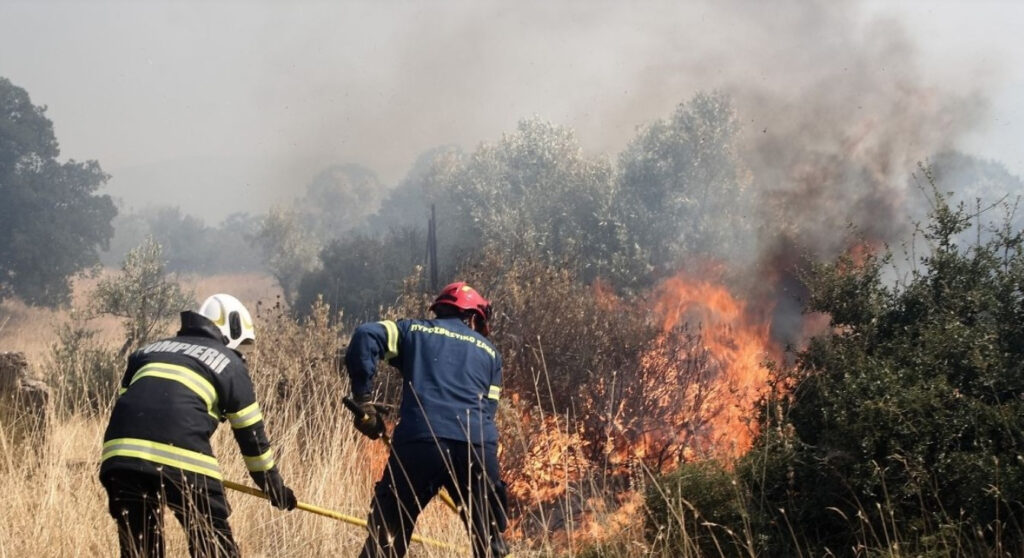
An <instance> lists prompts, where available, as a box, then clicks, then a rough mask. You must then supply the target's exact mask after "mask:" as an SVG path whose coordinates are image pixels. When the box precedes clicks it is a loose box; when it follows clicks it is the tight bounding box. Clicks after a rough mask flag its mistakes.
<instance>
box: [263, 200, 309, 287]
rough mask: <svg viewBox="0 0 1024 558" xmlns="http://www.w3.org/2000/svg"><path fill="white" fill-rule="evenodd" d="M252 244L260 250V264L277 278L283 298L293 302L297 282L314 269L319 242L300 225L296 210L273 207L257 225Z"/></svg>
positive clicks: (300, 220) (299, 217)
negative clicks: (261, 262) (261, 258)
mask: <svg viewBox="0 0 1024 558" xmlns="http://www.w3.org/2000/svg"><path fill="white" fill-rule="evenodd" d="M252 242H253V244H255V246H256V247H257V248H258V249H259V250H260V253H261V254H262V257H263V265H264V266H265V267H266V268H267V269H268V270H269V271H270V273H271V275H273V276H274V278H275V279H277V283H278V284H279V285H280V286H281V291H282V292H283V293H284V298H285V300H286V301H288V303H289V304H291V303H293V302H294V301H295V294H296V290H297V289H298V286H299V281H301V280H302V276H303V275H305V274H306V273H310V272H312V271H314V270H316V269H317V267H318V261H317V252H318V251H319V249H320V245H319V242H318V241H317V239H316V238H315V237H313V235H312V234H311V233H310V232H309V231H308V230H307V229H306V227H304V226H303V223H302V217H301V215H300V214H299V213H298V212H297V211H295V210H287V209H281V208H273V209H271V210H270V212H268V213H267V215H266V216H265V217H264V218H263V220H262V221H261V222H260V224H259V227H258V229H257V231H256V234H255V235H254V236H253V238H252Z"/></svg>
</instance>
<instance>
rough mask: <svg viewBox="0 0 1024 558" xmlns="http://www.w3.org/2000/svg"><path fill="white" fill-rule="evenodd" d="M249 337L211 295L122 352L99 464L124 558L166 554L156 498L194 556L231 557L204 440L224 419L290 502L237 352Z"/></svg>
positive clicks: (282, 501) (232, 301)
mask: <svg viewBox="0 0 1024 558" xmlns="http://www.w3.org/2000/svg"><path fill="white" fill-rule="evenodd" d="M255 339H256V336H255V331H254V329H253V323H252V317H251V316H250V315H249V312H248V310H246V308H245V306H243V305H242V303H241V302H239V301H238V299H236V298H235V297H233V296H231V295H227V294H216V295H213V296H211V297H209V298H207V299H206V301H204V302H203V304H202V305H201V306H200V307H199V310H198V312H193V311H184V312H182V313H181V330H180V331H178V334H177V336H175V337H172V338H169V339H164V340H161V341H156V342H154V343H150V344H149V345H146V346H145V347H142V348H141V349H139V350H137V351H135V352H134V353H133V354H132V355H131V356H129V357H128V366H127V369H126V370H125V373H124V379H123V380H122V381H121V387H120V392H119V395H118V399H117V402H116V403H115V404H114V409H113V412H112V414H111V417H110V423H109V425H108V426H107V431H106V434H105V435H104V437H103V459H102V463H101V465H100V482H101V483H102V484H103V486H104V488H106V491H107V495H108V498H109V510H110V515H111V516H113V518H114V520H115V521H116V522H117V531H118V539H119V541H120V545H121V556H122V557H124V558H127V557H139V556H144V557H162V556H163V555H164V541H163V525H164V522H163V506H164V505H166V506H167V507H168V508H170V509H171V511H172V512H173V513H174V516H175V517H176V518H177V520H178V522H179V523H180V524H181V526H182V528H184V530H185V532H186V534H187V538H188V547H189V553H190V554H191V555H192V556H204V557H206V556H209V557H233V556H238V555H239V552H238V547H237V545H236V544H235V541H234V538H233V537H232V535H231V527H230V525H229V524H228V515H229V514H230V508H229V507H228V502H227V500H226V499H225V497H224V486H223V484H221V473H220V469H219V468H218V466H217V459H216V458H215V457H214V456H213V450H212V449H211V447H210V436H212V435H213V433H214V431H215V430H216V429H217V426H218V425H219V424H220V423H221V422H224V421H225V420H226V421H228V422H229V423H230V424H231V428H232V432H233V433H234V436H235V441H236V442H238V447H239V449H241V451H242V457H243V459H244V460H245V465H246V468H247V469H248V470H249V474H250V476H252V478H253V480H254V481H255V482H256V484H257V485H259V486H260V488H261V489H263V491H264V492H266V493H267V495H268V496H269V498H270V502H271V504H272V505H273V506H274V507H276V508H278V509H282V510H292V509H294V508H295V506H296V504H297V502H296V499H295V495H294V494H293V493H292V490H291V489H290V488H288V487H287V486H286V485H285V484H284V481H283V480H282V478H281V475H280V473H279V472H278V470H277V467H276V466H275V464H274V455H273V451H272V450H271V447H270V443H269V442H268V440H267V435H266V433H265V431H264V427H263V414H262V413H261V412H260V406H259V404H258V403H257V402H256V396H255V393H254V391H253V385H252V380H251V379H250V378H249V370H248V367H247V365H246V361H245V358H244V356H243V352H247V351H248V350H249V349H250V348H251V347H252V345H253V343H254V342H255Z"/></svg>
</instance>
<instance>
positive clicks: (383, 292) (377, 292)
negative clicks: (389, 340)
mask: <svg viewBox="0 0 1024 558" xmlns="http://www.w3.org/2000/svg"><path fill="white" fill-rule="evenodd" d="M425 252H426V237H425V236H424V234H423V233H422V231H419V230H416V229H399V230H394V231H391V232H389V233H387V234H384V235H361V234H357V235H353V236H350V237H346V238H344V239H339V240H335V241H333V242H331V243H330V244H328V245H327V246H326V247H325V248H324V249H323V252H322V253H321V254H320V261H321V262H322V267H321V268H320V269H318V270H317V271H314V272H312V273H309V274H307V275H305V276H304V277H303V279H302V282H301V284H300V285H299V288H298V296H297V299H296V301H295V305H294V307H295V308H296V309H297V310H299V312H300V313H302V314H305V313H306V312H308V310H309V309H310V308H311V307H312V306H313V304H314V302H316V301H317V299H318V298H319V297H321V296H322V297H323V301H324V302H325V303H327V304H329V305H330V306H331V307H332V308H336V309H338V310H341V311H342V312H343V313H344V315H345V317H346V318H348V319H350V320H367V319H375V318H376V317H377V316H379V313H380V309H381V307H382V306H385V305H388V304H393V303H394V301H395V299H397V298H398V296H399V295H400V294H401V293H402V291H403V285H404V283H403V281H404V280H405V278H406V277H408V276H410V275H412V274H413V273H414V272H415V271H416V266H417V265H418V264H422V263H423V260H424V255H425Z"/></svg>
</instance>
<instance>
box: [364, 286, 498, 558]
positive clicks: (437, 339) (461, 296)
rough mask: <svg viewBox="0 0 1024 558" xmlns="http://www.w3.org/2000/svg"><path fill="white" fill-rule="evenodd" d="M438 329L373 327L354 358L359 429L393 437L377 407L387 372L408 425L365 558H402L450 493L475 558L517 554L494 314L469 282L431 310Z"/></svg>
mask: <svg viewBox="0 0 1024 558" xmlns="http://www.w3.org/2000/svg"><path fill="white" fill-rule="evenodd" d="M430 310H431V311H432V312H433V313H434V314H435V316H436V318H435V319H432V320H400V321H397V322H395V321H390V320H385V321H381V322H372V323H365V324H362V325H360V326H359V327H358V328H356V330H355V332H354V333H353V334H352V339H351V341H350V342H349V345H348V348H347V349H346V351H345V359H344V362H345V366H346V368H347V371H348V376H349V380H350V382H351V386H352V395H351V396H352V398H353V399H354V400H355V401H356V402H357V403H358V404H359V406H360V408H361V409H362V411H363V417H357V418H356V424H355V425H356V429H358V430H359V431H360V432H361V433H363V434H364V435H366V436H368V437H370V438H372V439H376V438H379V437H380V436H382V435H384V434H385V429H384V421H383V417H382V416H381V414H380V409H379V408H378V406H377V405H376V404H374V403H373V402H372V401H371V392H372V389H373V378H374V375H375V373H376V370H377V363H378V361H380V360H386V361H387V362H389V363H390V364H391V365H393V366H394V367H395V368H397V369H398V371H399V372H400V373H401V375H402V379H403V381H402V402H401V405H400V407H399V422H398V425H397V426H396V427H395V429H394V432H393V435H392V438H391V454H390V456H389V458H388V462H387V465H386V466H385V469H384V474H383V475H382V477H381V479H380V481H379V482H377V484H376V486H375V487H374V494H373V501H372V502H371V505H370V515H369V520H368V523H369V526H368V528H369V531H370V533H369V536H368V537H367V539H366V542H365V544H364V545H363V550H362V552H361V554H360V557H361V558H385V557H386V558H400V557H402V556H404V555H405V552H406V548H407V546H408V544H409V539H410V537H411V536H412V531H413V527H414V526H415V523H416V518H417V517H418V516H419V514H420V511H421V510H422V509H423V507H424V506H426V504H427V502H429V501H430V499H431V498H432V497H433V496H434V495H435V494H437V493H438V491H439V490H440V489H441V488H445V489H446V490H447V491H448V493H449V494H450V495H451V496H452V498H453V499H454V500H455V502H456V503H458V505H459V509H460V513H461V515H462V520H463V522H464V523H465V525H466V528H467V529H468V530H469V534H470V539H471V540H472V544H473V556H474V557H475V558H484V557H494V558H500V557H502V556H505V555H506V554H507V552H508V551H507V549H506V546H505V542H504V540H503V538H502V532H503V531H504V530H505V527H506V515H505V514H506V505H507V504H506V495H505V485H504V483H503V482H502V481H501V480H500V478H499V468H498V429H497V426H496V425H495V422H494V415H495V412H496V411H497V408H498V398H499V396H500V395H501V356H500V355H499V354H498V351H497V350H496V349H495V347H494V345H493V344H492V343H491V342H490V341H489V340H488V338H487V337H488V335H489V334H490V328H489V322H490V319H491V305H490V303H489V302H488V301H487V300H486V299H484V297H482V296H480V293H478V292H477V291H476V290H474V289H473V288H472V287H470V286H469V285H467V284H466V283H464V282H457V283H452V284H450V285H448V286H446V287H445V288H444V289H443V290H442V291H441V293H440V294H439V295H438V296H437V299H436V300H435V301H434V303H433V304H432V305H431V306H430Z"/></svg>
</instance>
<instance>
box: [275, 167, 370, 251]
mask: <svg viewBox="0 0 1024 558" xmlns="http://www.w3.org/2000/svg"><path fill="white" fill-rule="evenodd" d="M383 197H384V186H383V185H382V184H381V183H380V181H379V180H378V179H377V175H376V174H374V173H373V171H371V170H369V169H367V168H365V167H361V166H359V165H333V166H330V167H327V168H326V169H324V170H322V171H320V173H318V174H317V175H316V176H315V177H313V180H312V181H311V182H310V183H309V184H308V185H307V186H306V194H305V195H304V196H303V197H302V198H300V199H299V200H297V202H296V204H295V207H296V209H297V210H298V211H299V212H301V213H302V214H303V223H304V224H305V225H306V226H307V228H308V229H309V231H310V232H311V233H312V234H313V235H314V236H316V237H317V238H319V239H320V240H321V241H322V242H327V241H329V240H331V239H334V238H338V237H340V236H341V235H342V234H344V233H345V232H348V231H350V230H352V229H355V228H357V227H359V226H361V225H362V224H363V223H364V222H365V221H366V218H367V217H368V216H370V215H372V214H374V213H376V212H377V210H378V209H380V202H381V199H382V198H383Z"/></svg>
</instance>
